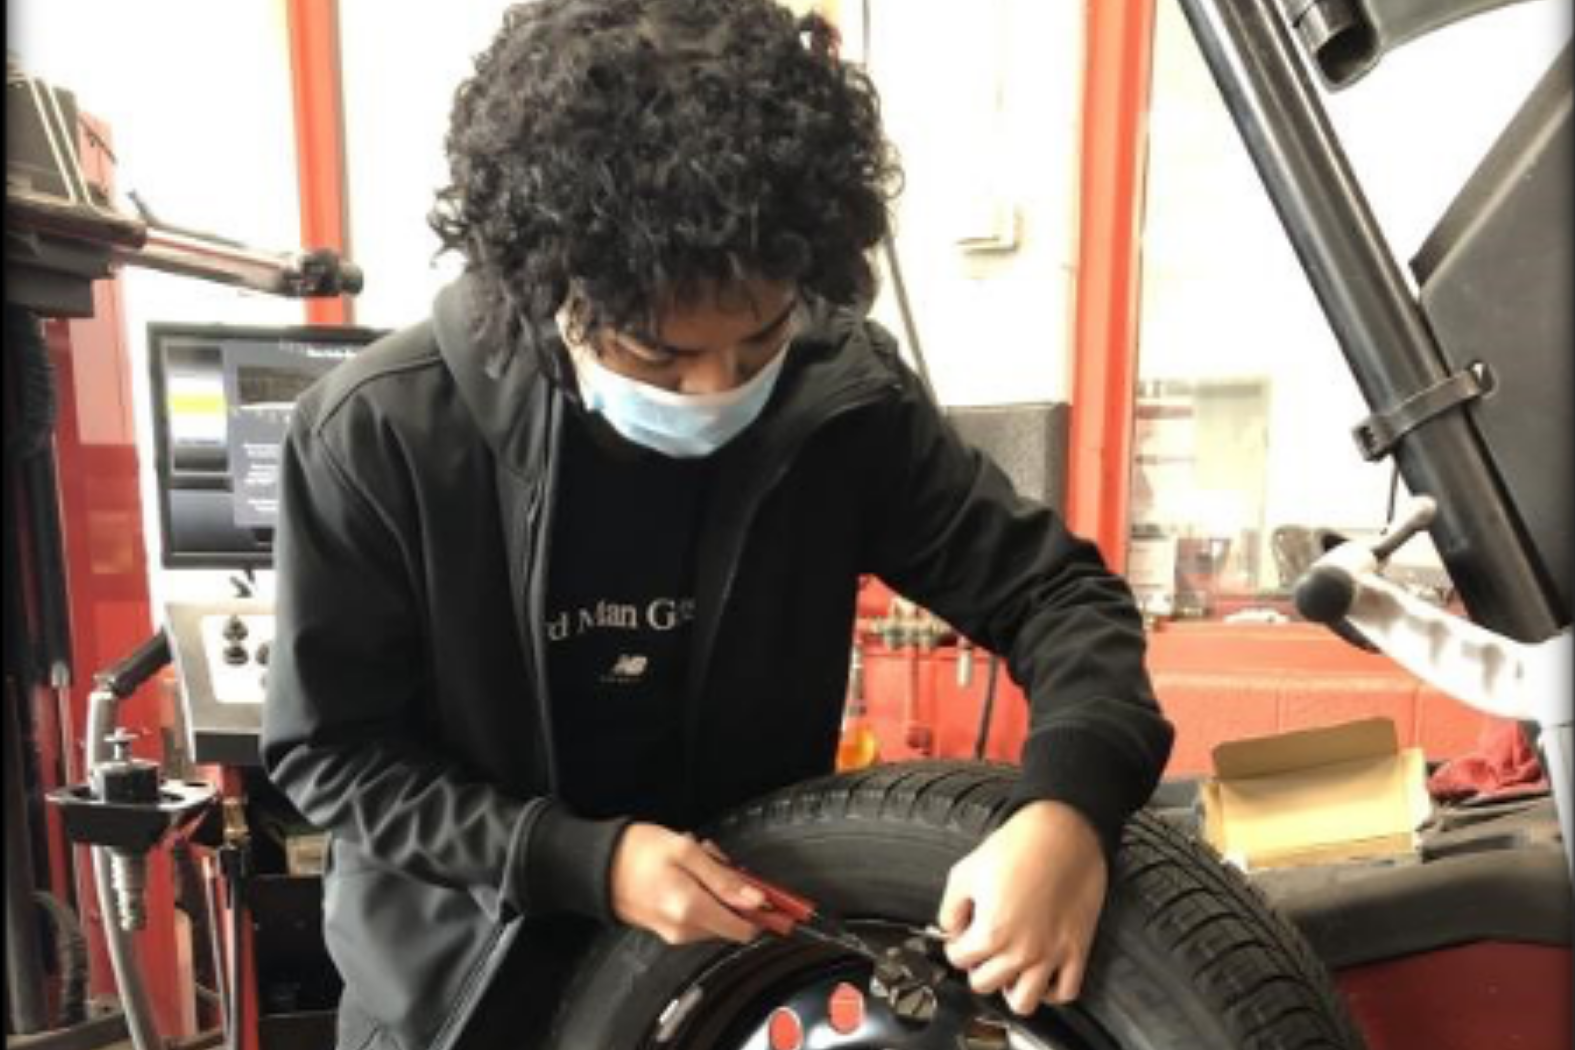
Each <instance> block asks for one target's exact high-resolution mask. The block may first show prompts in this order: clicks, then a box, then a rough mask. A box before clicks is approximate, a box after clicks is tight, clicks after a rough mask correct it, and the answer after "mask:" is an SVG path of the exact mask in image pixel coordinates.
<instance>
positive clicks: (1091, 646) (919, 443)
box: [262, 280, 1171, 1050]
mask: <svg viewBox="0 0 1575 1050" xmlns="http://www.w3.org/2000/svg"><path fill="white" fill-rule="evenodd" d="M470 287H471V286H470V285H469V284H467V283H466V282H464V281H463V280H462V281H460V282H457V283H456V284H454V285H452V286H450V287H449V288H448V289H446V290H445V291H444V292H443V293H442V294H440V295H439V297H438V300H437V303H436V307H435V310H434V314H433V318H432V320H431V321H429V322H426V323H423V324H420V325H417V326H415V327H413V328H410V329H407V330H404V331H401V332H398V333H395V334H393V335H390V336H388V337H386V338H384V339H382V340H380V341H379V342H378V343H376V344H375V345H373V346H372V347H369V348H368V349H367V350H365V351H363V352H362V353H361V354H359V355H357V356H356V357H355V358H354V359H352V360H350V361H347V362H346V363H344V364H343V365H341V366H339V367H338V368H336V369H335V370H334V371H333V372H332V373H330V374H329V375H328V376H327V377H326V378H325V379H324V380H323V381H321V382H319V383H318V384H317V385H316V386H314V387H313V388H312V389H311V390H310V391H308V392H307V393H306V394H305V395H304V396H303V397H302V398H301V400H300V402H299V403H298V405H297V406H296V410H295V413H294V417H293V419H292V421H291V426H290V433H289V437H288V439H287V441H286V443H285V448H284V454H283V465H282V478H281V507H280V520H279V526H278V530H277V533H276V547H275V559H276V567H277V570H278V578H277V609H276V612H277V625H276V632H277V633H276V637H275V641H274V650H273V657H272V662H271V666H270V669H269V679H270V681H269V690H268V701H267V705H266V709H265V715H264V720H263V721H264V725H263V738H262V759H263V763H264V765H265V767H266V769H267V771H268V773H269V775H270V776H271V778H272V779H273V781H274V782H275V783H276V784H277V785H278V786H279V787H280V788H281V789H282V790H283V791H284V793H285V794H286V795H287V796H288V797H289V798H290V799H291V800H292V801H293V803H294V804H295V805H296V806H297V807H298V808H299V809H300V811H301V813H302V814H303V815H304V816H305V817H306V818H307V819H308V820H310V821H312V823H314V824H315V825H317V826H318V827H320V828H323V829H326V830H327V831H328V832H329V833H330V839H331V843H332V844H331V849H330V855H329V870H328V873H327V875H326V878H325V897H324V911H325V933H326V938H327V943H328V946H329V950H330V953H331V955H332V957H333V960H334V962H335V964H336V965H337V967H338V969H339V971H340V973H341V975H342V976H343V977H344V979H345V982H346V988H345V994H344V1000H343V1002H342V1003H341V1006H340V1047H341V1050H356V1048H358V1047H360V1046H367V1045H376V1046H397V1047H400V1048H401V1050H426V1048H434V1047H455V1046H464V1045H465V1043H464V1042H463V1021H464V1019H465V1018H466V1016H467V1015H468V1014H469V1013H470V1012H471V1010H472V1009H473V1007H474V1004H475V1001H476V999H477V997H478V996H479V994H480V993H481V991H482V990H483V989H484V988H485V987H486V985H487V982H488V980H489V979H490V977H491V975H492V974H493V973H494V972H495V971H496V969H497V967H498V964H499V963H500V961H501V959H502V958H503V956H504V954H505V953H506V952H507V951H508V949H509V946H510V944H511V943H512V941H513V940H514V938H515V937H516V936H518V935H519V931H520V929H521V927H522V925H525V926H528V924H529V923H528V920H529V919H530V918H531V917H532V916H539V915H547V914H550V913H555V912H564V911H567V912H577V913H580V914H583V915H588V916H592V917H596V918H600V919H602V920H604V921H611V916H610V913H609V904H608V887H607V876H608V867H609V864H610V860H611V857H612V852H613V849H614V847H615V845H616V842H617V838H618V834H619V833H620V831H621V830H622V827H623V826H624V825H623V822H620V821H589V820H584V819H580V818H578V817H576V816H575V815H574V814H573V813H571V812H569V811H568V810H567V809H566V808H565V807H564V806H562V805H561V804H559V803H557V802H556V801H554V798H553V795H554V784H555V782H556V779H557V775H558V770H557V769H556V768H555V759H554V750H553V737H552V702H551V697H550V696H549V695H548V690H547V668H546V667H545V644H544V628H543V622H544V616H543V608H544V605H543V603H544V599H545V581H546V572H545V569H546V566H547V565H548V563H549V561H550V558H551V553H550V552H551V545H552V522H553V493H554V490H555V469H556V464H557V456H556V449H557V447H558V440H559V439H558V435H559V433H560V428H561V422H562V419H563V416H564V413H565V411H566V410H568V407H569V406H568V405H567V403H566V399H567V398H569V397H571V396H572V394H569V393H566V392H565V390H564V389H563V387H562V386H561V385H560V384H558V383H556V382H554V381H553V380H552V379H551V378H549V373H548V372H546V371H544V370H543V367H542V364H543V356H542V355H544V354H547V353H551V352H555V348H556V346H557V344H556V336H546V335H544V336H541V340H540V345H541V346H542V350H540V351H539V352H538V351H532V350H530V349H528V348H527V349H522V350H521V351H519V352H518V353H515V354H513V355H512V356H499V355H492V354H488V353H486V352H484V349H483V348H481V347H478V346H475V345H473V344H472V341H471V337H470V334H469V333H470V331H471V327H470V324H469V308H468V305H467V296H468V295H469V294H470V291H469V289H470ZM715 458H716V470H717V475H716V483H715V485H714V488H713V490H714V492H715V496H714V497H713V502H712V503H711V505H710V506H709V508H708V512H707V515H706V520H705V524H704V526H703V531H704V534H703V535H702V536H701V537H700V542H699V546H698V550H699V551H700V564H699V568H698V578H697V580H696V586H695V597H696V608H697V618H696V620H695V623H694V632H693V642H694V652H693V656H692V659H691V673H690V676H689V681H688V688H687V689H686V691H685V693H684V695H683V696H682V697H681V698H680V699H681V706H680V708H679V710H680V711H681V717H682V718H683V720H684V723H683V730H684V739H685V741H686V752H685V753H687V754H688V755H690V756H692V757H691V759H690V760H689V761H688V762H687V763H684V767H685V768H683V769H681V770H680V769H675V776H683V777H684V778H685V781H684V783H685V786H686V787H687V788H688V790H689V792H690V795H691V797H692V798H693V799H694V800H695V801H696V803H697V805H698V807H699V808H698V810H697V813H698V815H700V816H701V817H707V816H710V815H714V814H716V813H717V812H719V811H720V810H722V809H723V808H726V807H728V806H731V805H733V804H735V803H739V802H742V801H744V800H746V799H748V798H750V797H752V796H756V795H759V794H761V793H764V792H765V791H767V790H770V789H773V788H776V787H780V786H783V785H785V784H789V783H793V782H796V781H799V780H803V779H805V778H808V777H810V776H814V775H819V774H823V773H826V772H829V771H830V770H831V768H832V765H833V761H834V755H835V750H836V742H837V735H838V731H839V725H840V717H841V714H842V704H843V699H844V692H845V685H846V676H847V666H848V664H847V659H848V646H849V640H850V638H851V632H852V626H853V617H854V604H855V596H856V589H857V581H858V578H859V576H860V575H861V574H863V573H874V574H877V575H878V576H880V577H881V578H882V579H884V580H885V581H887V582H888V583H890V584H891V585H892V586H893V587H895V588H896V589H897V590H899V591H900V592H901V593H903V594H905V595H907V596H908V597H910V598H912V599H913V600H915V601H917V602H919V603H920V604H922V605H923V606H925V607H926V608H929V609H931V610H933V611H934V612H936V613H937V614H938V615H940V616H941V617H943V618H944V619H945V620H946V621H948V622H949V623H951V624H952V625H954V626H955V627H956V628H957V629H958V630H960V631H961V632H962V633H963V634H965V635H966V636H968V637H969V638H971V639H973V640H975V641H977V642H979V643H980V644H982V645H984V646H986V647H988V648H989V649H990V650H992V651H994V652H997V653H1000V654H1002V655H1003V656H1004V657H1005V659H1006V661H1007V667H1008V669H1009V672H1010V674H1011V676H1012V678H1013V680H1014V681H1016V682H1018V683H1020V684H1022V685H1023V687H1024V688H1025V690H1026V692H1027V695H1028V696H1029V698H1030V702H1031V704H1032V716H1031V723H1030V734H1029V737H1028V740H1027V743H1026V745H1025V748H1024V752H1023V755H1022V765H1023V775H1022V782H1021V788H1020V794H1021V798H1022V799H1023V800H1027V799H1032V798H1049V799H1059V800H1062V801H1065V802H1067V803H1069V804H1071V805H1073V806H1075V807H1076V808H1077V809H1079V810H1080V811H1081V812H1082V813H1084V814H1085V815H1086V816H1087V817H1088V818H1089V819H1090V821H1091V822H1092V823H1093V825H1094V826H1095V828H1096V829H1097V830H1098V831H1099V832H1100V834H1101V836H1102V837H1103V838H1104V840H1105V842H1106V844H1107V848H1108V847H1109V845H1110V844H1111V843H1112V842H1113V841H1114V840H1115V838H1116V837H1117V836H1118V834H1119V828H1120V825H1121V824H1122V822H1123V821H1124V820H1125V819H1126V817H1127V816H1128V815H1130V813H1131V812H1132V811H1133V810H1135V809H1136V808H1137V807H1138V806H1140V805H1141V804H1142V803H1143V802H1144V801H1145V800H1146V799H1147V797H1148V795H1149V794H1150V792H1151V791H1152V789H1153V787H1154V785H1155V783H1156V781H1157V779H1158V777H1159V773H1160V771H1161V769H1162V767H1163V765H1164V762H1165V760H1166V758H1167V756H1168V753H1169V747H1170V741H1171V729H1170V726H1169V724H1168V723H1167V722H1166V721H1165V720H1164V718H1163V717H1162V716H1161V715H1160V713H1159V711H1158V708H1157V706H1156V704H1155V702H1154V699H1153V695H1152V692H1151V689H1150V686H1149V682H1148V678H1147V675H1146V673H1145V671H1144V667H1143V653H1144V639H1143V630H1142V625H1141V621H1140V618H1139V615H1138V612H1137V610H1136V608H1135V606H1134V603H1133V601H1132V598H1131V594H1130V592H1129V590H1128V589H1127V587H1126V586H1125V584H1124V583H1123V582H1122V581H1121V580H1120V579H1119V578H1118V577H1116V576H1114V575H1112V574H1111V573H1110V572H1109V571H1107V569H1106V568H1105V567H1104V565H1103V563H1102V562H1101V560H1100V558H1099V556H1098V553H1097V551H1096V549H1095V548H1094V547H1093V546H1092V545H1091V544H1089V543H1087V542H1084V541H1082V540H1079V539H1077V538H1074V537H1073V536H1072V535H1070V534H1069V533H1068V532H1067V531H1066V529H1065V528H1064V526H1063V524H1062V522H1061V520H1060V519H1059V518H1058V517H1057V515H1055V514H1054V513H1052V512H1051V511H1050V510H1048V509H1046V508H1045V507H1043V506H1041V505H1039V504H1036V503H1032V502H1029V501H1027V500H1024V499H1021V498H1019V497H1018V496H1017V495H1016V494H1015V493H1014V492H1013V490H1012V486H1011V483H1010V482H1009V481H1008V479H1007V478H1006V477H1005V475H1004V474H1003V473H1002V472H1001V471H1000V470H999V469H998V468H997V467H995V466H994V465H993V464H992V463H990V462H989V461H988V460H987V459H985V458H984V457H983V456H981V455H980V454H978V453H977V452H976V451H974V450H972V449H970V448H969V447H967V446H966V445H964V444H963V443H962V442H961V441H959V440H958V438H957V437H956V436H955V435H954V433H953V431H952V430H951V429H950V428H949V427H948V426H947V425H946V424H945V422H944V421H943V419H942V417H941V415H940V414H939V412H938V411H937V409H936V408H935V406H934V405H933V403H932V402H931V401H929V400H928V399H927V397H926V396H925V395H924V393H923V392H922V388H921V387H920V386H919V384H918V382H917V380H916V378H915V377H914V375H913V374H912V372H910V371H909V370H908V369H907V368H906V366H904V365H903V364H902V363H901V362H900V360H899V359H898V356H897V354H896V351H895V347H894V344H893V342H892V340H891V339H890V337H889V336H888V335H886V333H885V332H884V331H882V330H881V329H880V328H879V327H878V326H876V325H874V324H873V323H871V322H868V321H864V320H861V319H859V318H856V317H854V316H852V315H851V314H848V313H846V312H832V311H820V313H819V316H818V317H817V318H816V319H815V320H814V321H813V322H812V323H811V324H810V325H809V326H808V327H807V330H806V331H805V332H804V333H803V334H801V335H800V336H799V337H798V338H796V339H795V341H794V344H793V346H792V348H791V349H790V351H789V357H788V359H787V361H786V363H785V366H784V368H783V371H782V374H781V376H780V377H779V379H778V382H777V386H776V389H775V390H774V392H773V394H772V398H771V401H770V403H769V404H768V405H767V407H766V409H765V410H764V412H763V413H762V415H761V417H760V418H759V419H758V420H756V422H755V423H754V424H752V425H751V426H750V427H749V429H747V430H746V431H744V432H743V433H742V434H741V435H739V436H738V437H737V438H735V439H734V440H733V441H732V442H731V443H730V444H729V445H728V446H726V447H725V448H724V449H722V450H721V451H720V452H718V453H716V454H715ZM659 512H660V511H659V509H653V513H659ZM628 528H629V539H630V542H631V543H638V542H640V529H641V523H640V522H638V521H630V522H629V523H628ZM675 764H676V763H675ZM522 919H525V920H527V922H525V923H522V922H521V920H522ZM526 935H527V936H528V932H527V934H526Z"/></svg>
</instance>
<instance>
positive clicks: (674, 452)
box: [569, 346, 787, 459]
mask: <svg viewBox="0 0 1575 1050" xmlns="http://www.w3.org/2000/svg"><path fill="white" fill-rule="evenodd" d="M569 356H570V358H571V359H572V360H573V362H574V371H575V375H576V377H577V378H578V379H579V384H580V397H581V399H582V400H583V401H584V403H585V407H586V409H587V410H588V411H591V412H595V413H597V414H598V415H600V416H601V417H602V418H603V419H605V420H607V422H608V423H609V424H610V425H611V426H612V428H613V429H614V430H616V431H617V432H618V433H619V434H621V435H623V437H625V438H626V439H628V440H629V441H632V442H634V443H635V444H636V445H640V446H643V447H644V448H648V449H652V450H653V451H656V452H660V453H662V454H664V455H668V456H673V457H675V458H678V459H697V458H699V457H702V456H709V455H711V453H713V452H715V451H716V450H717V449H719V448H721V447H722V446H723V445H726V444H727V443H728V442H729V441H732V440H733V439H734V438H735V437H737V436H738V435H739V434H740V433H741V432H742V431H743V430H744V428H745V427H747V426H749V424H751V423H753V422H754V421H755V418H756V417H757V416H759V415H760V412H761V410H762V409H764V408H765V407H766V402H767V401H769V400H770V399H771V391H772V390H773V389H775V387H776V383H777V376H778V375H780V374H781V373H782V362H783V361H785V360H786V359H787V348H786V347H784V348H783V349H782V350H780V351H779V352H778V353H777V355H776V356H775V357H773V358H772V359H771V360H770V361H769V362H768V363H767V364H766V365H765V366H764V367H763V368H761V369H760V371H758V372H756V373H755V374H754V375H753V376H751V377H750V378H749V380H748V381H747V382H745V383H744V384H743V385H741V386H738V387H734V388H733V389H732V390H724V391H721V392H719V393H715V394H679V393H674V392H673V391H671V390H663V389H662V388H661V387H657V386H652V385H651V384H649V383H641V382H639V381H638V380H635V379H630V378H629V377H628V376H625V375H620V374H619V373H617V372H614V371H613V370H612V369H610V368H608V367H607V366H606V365H604V364H602V363H601V362H600V361H598V360H597V359H596V355H595V354H594V353H592V352H591V351H590V350H588V349H587V348H585V347H583V346H580V347H572V348H571V350H570V353H569Z"/></svg>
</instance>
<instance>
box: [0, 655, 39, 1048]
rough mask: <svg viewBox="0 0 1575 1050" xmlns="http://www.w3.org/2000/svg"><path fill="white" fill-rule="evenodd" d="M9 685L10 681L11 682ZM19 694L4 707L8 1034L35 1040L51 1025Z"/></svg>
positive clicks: (11, 694)
mask: <svg viewBox="0 0 1575 1050" xmlns="http://www.w3.org/2000/svg"><path fill="white" fill-rule="evenodd" d="M7 684H8V685H9V684H10V683H9V682H8V683H7ZM18 702H19V698H18V696H17V694H16V692H15V691H13V690H12V689H10V688H7V690H6V702H5V773H4V776H5V918H6V923H5V990H6V1004H7V1006H8V1008H9V1020H10V1026H11V1027H10V1029H9V1030H10V1031H12V1032H15V1033H16V1034H17V1035H31V1034H33V1033H34V1032H40V1031H43V1030H44V1029H45V1028H46V1027H47V1026H48V1005H47V1002H46V999H45V996H44V977H43V975H44V956H43V950H42V947H41V946H40V944H39V938H38V909H37V906H36V905H35V904H34V898H33V892H34V890H35V888H36V887H35V885H34V883H33V845H32V843H31V842H30V841H29V839H28V827H29V825H30V824H31V823H32V822H31V821H29V820H28V819H27V789H26V786H25V785H24V784H23V782H22V727H21V725H20V724H19V722H20V720H19V719H18V717H17V710H16V704H17V703H18Z"/></svg>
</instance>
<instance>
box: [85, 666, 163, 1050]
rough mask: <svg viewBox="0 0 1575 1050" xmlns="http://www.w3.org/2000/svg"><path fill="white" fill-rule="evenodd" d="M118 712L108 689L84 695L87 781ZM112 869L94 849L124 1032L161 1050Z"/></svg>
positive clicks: (102, 756) (104, 753)
mask: <svg viewBox="0 0 1575 1050" xmlns="http://www.w3.org/2000/svg"><path fill="white" fill-rule="evenodd" d="M119 710H120V700H119V698H118V697H116V696H115V694H114V693H113V692H111V691H110V690H108V689H105V688H102V687H100V688H98V689H95V690H93V692H92V693H90V694H89V695H88V739H87V744H88V747H87V754H88V778H89V780H91V779H92V776H93V773H94V772H95V771H96V770H97V768H98V766H99V764H100V763H102V762H104V761H106V760H107V759H108V758H109V757H110V748H109V744H108V743H107V742H106V739H105V738H106V737H108V736H109V734H110V733H112V732H113V731H114V729H115V722H116V719H117V715H118V714H119ZM111 867H112V858H111V855H110V851H109V850H108V849H106V848H104V847H102V846H95V847H93V888H94V890H95V891H96V892H97V894H98V910H99V915H100V917H101V919H102V923H101V925H102V928H103V930H104V947H105V948H106V949H108V951H109V966H110V969H111V970H113V971H114V974H115V987H116V988H117V989H119V991H120V1007H121V1010H122V1011H124V1013H125V1015H126V1029H127V1031H129V1032H130V1034H131V1043H132V1045H133V1046H134V1047H136V1050H165V1043H164V1039H163V1038H162V1037H161V1036H160V1035H159V1031H158V1025H157V1022H156V1020H155V1018H154V1015H153V1003H152V1000H151V999H149V997H148V987H147V984H146V982H145V981H144V979H143V973H142V967H141V965H140V964H139V963H138V961H137V953H136V942H135V941H134V940H133V938H132V935H131V934H130V933H128V932H127V931H126V930H124V929H122V928H121V924H120V923H119V922H117V921H115V915H116V904H115V889H114V885H113V878H112V875H111Z"/></svg>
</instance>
